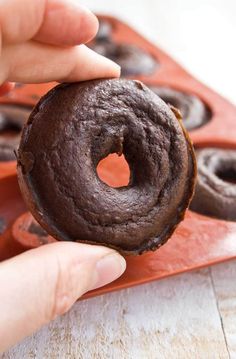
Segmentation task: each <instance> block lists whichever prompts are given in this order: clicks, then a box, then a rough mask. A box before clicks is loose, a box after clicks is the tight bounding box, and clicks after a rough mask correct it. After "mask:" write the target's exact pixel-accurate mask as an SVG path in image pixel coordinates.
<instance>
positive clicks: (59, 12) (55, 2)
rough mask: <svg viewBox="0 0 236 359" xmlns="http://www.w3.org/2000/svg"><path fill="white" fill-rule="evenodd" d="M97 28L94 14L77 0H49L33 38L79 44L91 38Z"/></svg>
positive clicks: (46, 41) (65, 43) (45, 41)
mask: <svg viewBox="0 0 236 359" xmlns="http://www.w3.org/2000/svg"><path fill="white" fill-rule="evenodd" d="M97 30H98V20H97V18H96V16H95V15H94V14H93V13H92V12H91V11H90V10H88V9H87V8H85V7H83V6H82V5H79V4H78V2H77V1H73V2H72V1H68V0H51V1H49V2H48V3H47V5H46V10H45V16H44V19H43V22H42V25H41V27H40V29H39V31H38V32H37V34H36V35H35V37H34V39H35V40H38V41H41V42H44V43H48V44H53V45H59V46H61V45H67V46H71V45H79V44H85V43H87V42H88V41H89V40H91V39H92V38H93V37H94V36H95V35H96V33H97Z"/></svg>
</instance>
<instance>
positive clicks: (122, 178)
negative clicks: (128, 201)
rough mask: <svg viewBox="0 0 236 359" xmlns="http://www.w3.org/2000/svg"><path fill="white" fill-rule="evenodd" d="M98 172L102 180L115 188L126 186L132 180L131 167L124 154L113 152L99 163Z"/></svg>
mask: <svg viewBox="0 0 236 359" xmlns="http://www.w3.org/2000/svg"><path fill="white" fill-rule="evenodd" d="M97 174H98V177H99V178H100V180H101V181H103V182H104V183H106V184H107V185H108V186H110V187H113V188H119V187H125V186H127V185H128V184H129V181H130V169H129V165H128V163H127V161H126V160H125V157H124V155H121V156H118V155H117V154H116V153H111V154H109V155H108V156H107V157H105V158H103V159H102V160H101V161H100V162H99V163H98V165H97Z"/></svg>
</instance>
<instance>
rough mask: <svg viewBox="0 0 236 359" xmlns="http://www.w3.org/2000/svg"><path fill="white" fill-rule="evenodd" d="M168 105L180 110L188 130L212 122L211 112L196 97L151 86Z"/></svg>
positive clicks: (167, 88)
mask: <svg viewBox="0 0 236 359" xmlns="http://www.w3.org/2000/svg"><path fill="white" fill-rule="evenodd" d="M150 88H151V90H152V91H153V92H155V93H156V94H157V95H158V96H160V98H161V99H162V100H163V101H165V102H166V103H167V104H170V105H172V106H174V107H176V108H178V109H179V110H180V112H181V115H182V117H183V123H184V127H185V128H186V129H187V130H193V129H195V128H198V127H201V126H203V125H205V124H206V123H207V122H208V121H209V120H210V111H209V109H208V108H207V107H206V105H205V104H204V103H203V102H202V101H201V100H200V99H199V98H198V97H197V96H195V95H191V94H187V93H184V92H181V91H178V90H175V89H172V88H169V87H158V86H150Z"/></svg>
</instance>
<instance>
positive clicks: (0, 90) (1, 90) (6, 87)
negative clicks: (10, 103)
mask: <svg viewBox="0 0 236 359" xmlns="http://www.w3.org/2000/svg"><path fill="white" fill-rule="evenodd" d="M14 87H15V84H14V82H5V83H4V84H2V85H1V86H0V96H3V95H5V94H7V93H8V92H10V91H11V90H13V89H14Z"/></svg>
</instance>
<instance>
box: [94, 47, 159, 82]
mask: <svg viewBox="0 0 236 359" xmlns="http://www.w3.org/2000/svg"><path fill="white" fill-rule="evenodd" d="M90 48H91V49H92V50H94V51H96V52H97V53H99V54H100V55H103V56H105V57H108V58H109V59H111V60H113V61H115V62H116V63H117V64H118V65H120V66H121V75H122V76H136V75H151V74H152V73H153V72H154V71H155V70H156V68H157V66H158V63H157V62H156V61H155V60H154V58H153V57H152V56H151V55H149V54H148V53H147V52H145V51H144V50H142V49H140V48H139V47H137V46H135V45H131V44H116V43H114V42H112V41H96V42H95V43H92V44H91V45H90Z"/></svg>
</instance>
